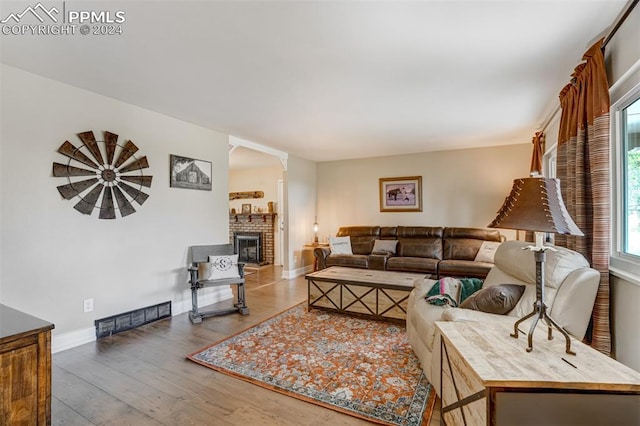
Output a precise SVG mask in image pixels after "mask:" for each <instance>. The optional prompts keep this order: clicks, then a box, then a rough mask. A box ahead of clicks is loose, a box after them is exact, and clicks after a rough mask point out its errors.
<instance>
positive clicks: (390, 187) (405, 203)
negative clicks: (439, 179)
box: [380, 176, 422, 212]
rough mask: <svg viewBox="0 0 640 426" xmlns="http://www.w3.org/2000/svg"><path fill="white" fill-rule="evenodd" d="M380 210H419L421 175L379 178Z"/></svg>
mask: <svg viewBox="0 0 640 426" xmlns="http://www.w3.org/2000/svg"><path fill="white" fill-rule="evenodd" d="M380 211H381V212H421V211H422V176H406V177H394V178H380Z"/></svg>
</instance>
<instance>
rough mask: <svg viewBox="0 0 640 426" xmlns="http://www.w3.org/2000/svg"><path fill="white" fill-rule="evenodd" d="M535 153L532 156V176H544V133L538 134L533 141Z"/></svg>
mask: <svg viewBox="0 0 640 426" xmlns="http://www.w3.org/2000/svg"><path fill="white" fill-rule="evenodd" d="M531 143H532V144H533V153H532V154H531V174H532V175H533V174H534V173H537V174H539V175H542V153H543V152H544V133H542V132H536V134H535V135H534V136H533V139H532V141H531Z"/></svg>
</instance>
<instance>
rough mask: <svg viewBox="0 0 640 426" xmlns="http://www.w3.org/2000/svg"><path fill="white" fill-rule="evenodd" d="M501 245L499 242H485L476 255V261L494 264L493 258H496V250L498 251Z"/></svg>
mask: <svg viewBox="0 0 640 426" xmlns="http://www.w3.org/2000/svg"><path fill="white" fill-rule="evenodd" d="M500 244H502V243H499V242H497V241H483V242H482V244H481V245H480V249H478V254H476V258H475V259H474V261H475V262H489V263H494V262H493V257H494V256H495V254H496V250H498V247H499V246H500Z"/></svg>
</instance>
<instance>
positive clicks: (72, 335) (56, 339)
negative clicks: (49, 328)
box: [51, 327, 96, 354]
mask: <svg viewBox="0 0 640 426" xmlns="http://www.w3.org/2000/svg"><path fill="white" fill-rule="evenodd" d="M95 340H96V328H95V327H88V328H83V329H80V330H73V331H68V332H66V333H60V334H55V335H53V336H51V352H52V353H54V354H55V353H56V352H60V351H64V350H67V349H71V348H75V347H76V346H80V345H84V344H85V343H89V342H95Z"/></svg>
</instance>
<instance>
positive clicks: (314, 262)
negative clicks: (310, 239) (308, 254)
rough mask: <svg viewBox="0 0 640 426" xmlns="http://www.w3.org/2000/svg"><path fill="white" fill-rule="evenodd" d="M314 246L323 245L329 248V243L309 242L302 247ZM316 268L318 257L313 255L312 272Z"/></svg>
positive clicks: (313, 247)
mask: <svg viewBox="0 0 640 426" xmlns="http://www.w3.org/2000/svg"><path fill="white" fill-rule="evenodd" d="M316 247H325V248H329V243H311V244H305V245H304V248H306V249H311V250H313V249H315V248H316ZM317 270H318V258H317V257H315V255H314V256H313V272H315V271H317Z"/></svg>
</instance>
